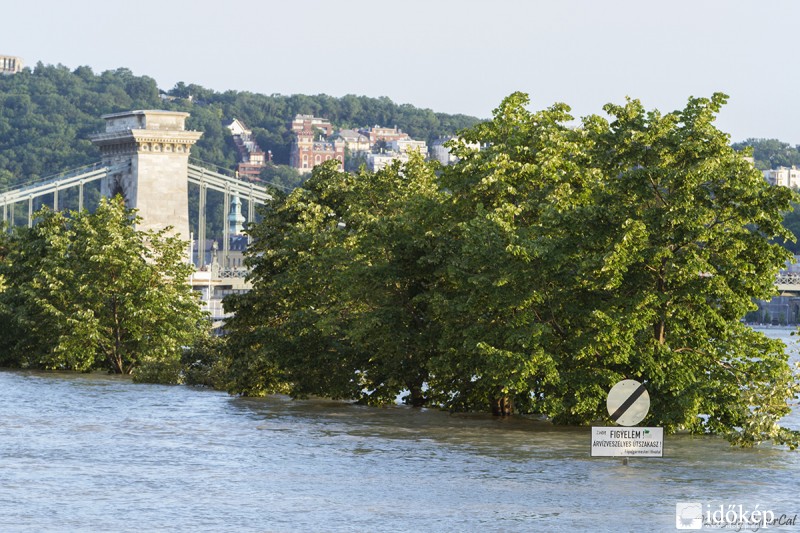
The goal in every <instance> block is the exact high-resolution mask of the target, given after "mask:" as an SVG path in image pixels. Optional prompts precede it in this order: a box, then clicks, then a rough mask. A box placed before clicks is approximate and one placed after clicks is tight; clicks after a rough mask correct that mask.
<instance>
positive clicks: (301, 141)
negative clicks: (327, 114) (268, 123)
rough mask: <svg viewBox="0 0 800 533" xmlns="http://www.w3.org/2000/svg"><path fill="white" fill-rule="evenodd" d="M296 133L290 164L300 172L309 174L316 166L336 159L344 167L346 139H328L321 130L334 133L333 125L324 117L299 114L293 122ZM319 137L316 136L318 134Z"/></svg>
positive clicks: (293, 129)
mask: <svg viewBox="0 0 800 533" xmlns="http://www.w3.org/2000/svg"><path fill="white" fill-rule="evenodd" d="M292 131H293V132H294V134H295V137H294V140H293V141H292V145H291V148H290V151H289V166H290V167H292V168H294V169H296V170H297V171H298V172H299V173H300V174H308V173H309V172H311V171H312V170H313V169H314V167H315V166H317V165H321V164H322V163H324V162H326V161H331V160H336V161H338V162H339V168H344V148H345V141H344V140H342V139H341V138H339V139H335V140H333V141H328V140H327V139H326V136H323V135H322V134H321V132H328V133H326V135H328V136H329V135H331V134H333V126H332V125H331V124H330V123H329V122H328V121H327V120H324V119H321V118H317V117H313V116H311V115H297V116H296V117H295V119H294V121H293V122H292ZM318 133H319V134H320V137H319V138H316V136H317V134H318Z"/></svg>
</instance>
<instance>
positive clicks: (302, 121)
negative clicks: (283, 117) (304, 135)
mask: <svg viewBox="0 0 800 533" xmlns="http://www.w3.org/2000/svg"><path fill="white" fill-rule="evenodd" d="M314 129H318V130H322V131H324V132H325V137H330V136H331V135H333V125H332V124H331V123H330V122H328V121H327V120H325V119H324V118H318V117H315V116H313V115H296V116H295V117H294V120H293V121H292V131H293V132H295V133H300V132H302V131H314Z"/></svg>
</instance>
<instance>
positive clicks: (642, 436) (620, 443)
mask: <svg viewBox="0 0 800 533" xmlns="http://www.w3.org/2000/svg"><path fill="white" fill-rule="evenodd" d="M663 453H664V428H640V427H593V428H592V457H663Z"/></svg>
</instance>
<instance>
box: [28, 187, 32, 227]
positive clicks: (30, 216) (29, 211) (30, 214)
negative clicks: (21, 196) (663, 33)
mask: <svg viewBox="0 0 800 533" xmlns="http://www.w3.org/2000/svg"><path fill="white" fill-rule="evenodd" d="M28 227H29V228H32V227H33V195H30V196H28Z"/></svg>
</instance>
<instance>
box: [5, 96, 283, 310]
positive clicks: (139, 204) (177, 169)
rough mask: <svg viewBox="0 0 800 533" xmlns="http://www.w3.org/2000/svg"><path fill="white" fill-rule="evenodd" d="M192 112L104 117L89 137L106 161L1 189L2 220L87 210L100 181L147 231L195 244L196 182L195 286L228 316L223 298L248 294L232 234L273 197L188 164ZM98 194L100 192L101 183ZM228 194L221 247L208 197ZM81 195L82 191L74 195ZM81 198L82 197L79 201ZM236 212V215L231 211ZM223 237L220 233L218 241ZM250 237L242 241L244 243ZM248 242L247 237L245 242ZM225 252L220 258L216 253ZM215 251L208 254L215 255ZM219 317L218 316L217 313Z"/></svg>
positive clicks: (105, 191) (209, 303)
mask: <svg viewBox="0 0 800 533" xmlns="http://www.w3.org/2000/svg"><path fill="white" fill-rule="evenodd" d="M188 116H189V114H188V113H180V112H174V111H161V110H142V111H128V112H124V113H115V114H111V115H105V116H104V117H103V118H104V119H105V120H106V130H105V132H102V133H97V134H95V135H93V136H92V137H91V140H92V142H93V143H94V144H95V145H96V146H97V147H98V148H99V149H100V153H101V154H102V156H103V159H102V160H101V161H99V162H97V163H94V164H92V165H88V166H85V167H81V168H78V169H75V170H71V171H68V172H63V173H61V174H57V175H54V176H50V177H48V178H44V179H42V180H37V181H34V182H29V183H25V184H22V185H18V186H16V187H15V188H9V189H6V190H2V191H0V208H1V209H2V214H3V215H2V216H3V222H4V223H7V224H9V225H11V226H13V225H15V224H16V223H19V221H20V216H19V214H18V213H17V212H15V211H16V210H22V212H24V213H25V216H24V218H23V220H25V221H26V222H27V225H28V226H29V227H30V226H32V225H33V224H34V223H35V220H34V213H35V211H36V208H37V207H39V206H41V205H51V206H52V208H53V210H56V211H57V210H59V209H65V208H67V207H69V208H71V209H76V208H77V209H78V210H82V209H84V207H86V204H87V193H86V190H85V188H86V186H87V185H88V184H92V183H94V182H98V181H99V184H100V187H99V194H100V196H113V195H115V194H122V196H123V197H124V198H125V202H126V204H127V205H128V207H132V208H135V209H136V210H137V211H138V215H139V216H140V217H141V223H140V227H141V229H156V230H160V229H164V228H167V227H171V228H173V229H172V231H173V233H176V234H179V235H180V237H181V238H182V239H185V240H188V241H190V243H191V245H192V247H194V242H195V240H194V239H193V238H192V237H193V235H191V233H190V227H191V225H190V220H189V198H188V197H189V193H190V190H189V184H190V183H191V184H193V185H196V186H197V188H198V190H199V192H198V193H197V194H198V210H197V221H196V222H197V226H196V227H197V235H196V243H197V247H196V249H197V255H196V260H195V255H194V253H193V252H192V251H190V250H191V249H190V250H187V252H188V253H187V258H188V259H189V260H191V261H192V262H194V263H195V266H196V268H197V271H196V273H195V274H194V275H193V276H192V277H191V280H190V282H191V283H192V285H193V287H194V288H195V289H197V290H201V291H202V293H203V300H204V306H205V307H206V308H207V309H208V310H209V311H211V312H212V318H214V319H219V318H224V317H223V316H222V315H221V306H220V305H219V302H220V300H221V298H222V297H223V296H224V295H225V294H230V293H231V292H238V291H246V290H248V289H249V286H248V283H247V282H246V280H245V275H246V274H247V272H246V270H245V269H244V268H242V266H241V251H242V250H241V249H240V247H239V246H237V248H238V249H237V250H235V252H236V255H238V256H239V258H238V259H236V260H235V261H232V260H231V254H232V252H233V251H232V250H231V249H230V244H231V242H232V237H233V236H234V235H241V233H242V231H241V229H242V223H243V222H244V221H245V218H244V216H243V214H242V213H241V212H240V209H241V207H242V205H243V204H244V205H246V206H247V218H246V221H247V222H253V221H254V219H255V206H256V204H265V203H267V202H268V201H270V200H272V196H270V194H269V193H268V192H267V189H266V187H264V186H263V185H261V184H258V183H252V182H247V181H243V180H241V179H239V178H238V177H236V176H233V175H226V174H223V173H221V172H217V171H213V170H211V169H208V168H205V167H203V166H200V165H196V164H190V163H189V153H190V150H191V147H192V146H193V145H194V143H195V142H196V141H197V140H198V139H199V138H200V137H201V136H202V132H197V131H189V130H186V129H185V120H186V118H187V117H188ZM94 187H95V191H94V195H95V196H96V195H97V190H96V188H97V186H96V185H95V186H94ZM209 190H210V191H215V192H217V193H222V194H223V196H224V200H223V202H224V203H223V205H224V209H223V220H222V235H221V241H222V243H221V247H220V248H221V249H220V250H217V242H216V240H215V241H214V246H209V245H208V241H209V239H208V236H207V235H206V222H207V217H208V215H207V201H206V200H207V193H208V191H209ZM76 191H77V192H76ZM76 196H77V198H76ZM232 205H233V206H234V208H235V212H233V213H232V212H231V206H232ZM219 238H220V236H217V239H219ZM243 239H245V237H244V236H242V237H241V238H239V239H237V240H236V242H237V245H240V244H242V243H243ZM246 239H247V241H248V242H249V237H247V238H246ZM218 251H219V252H220V253H219V254H218V253H217V252H218ZM209 252H210V257H209V255H208V254H209ZM217 315H219V316H217Z"/></svg>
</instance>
